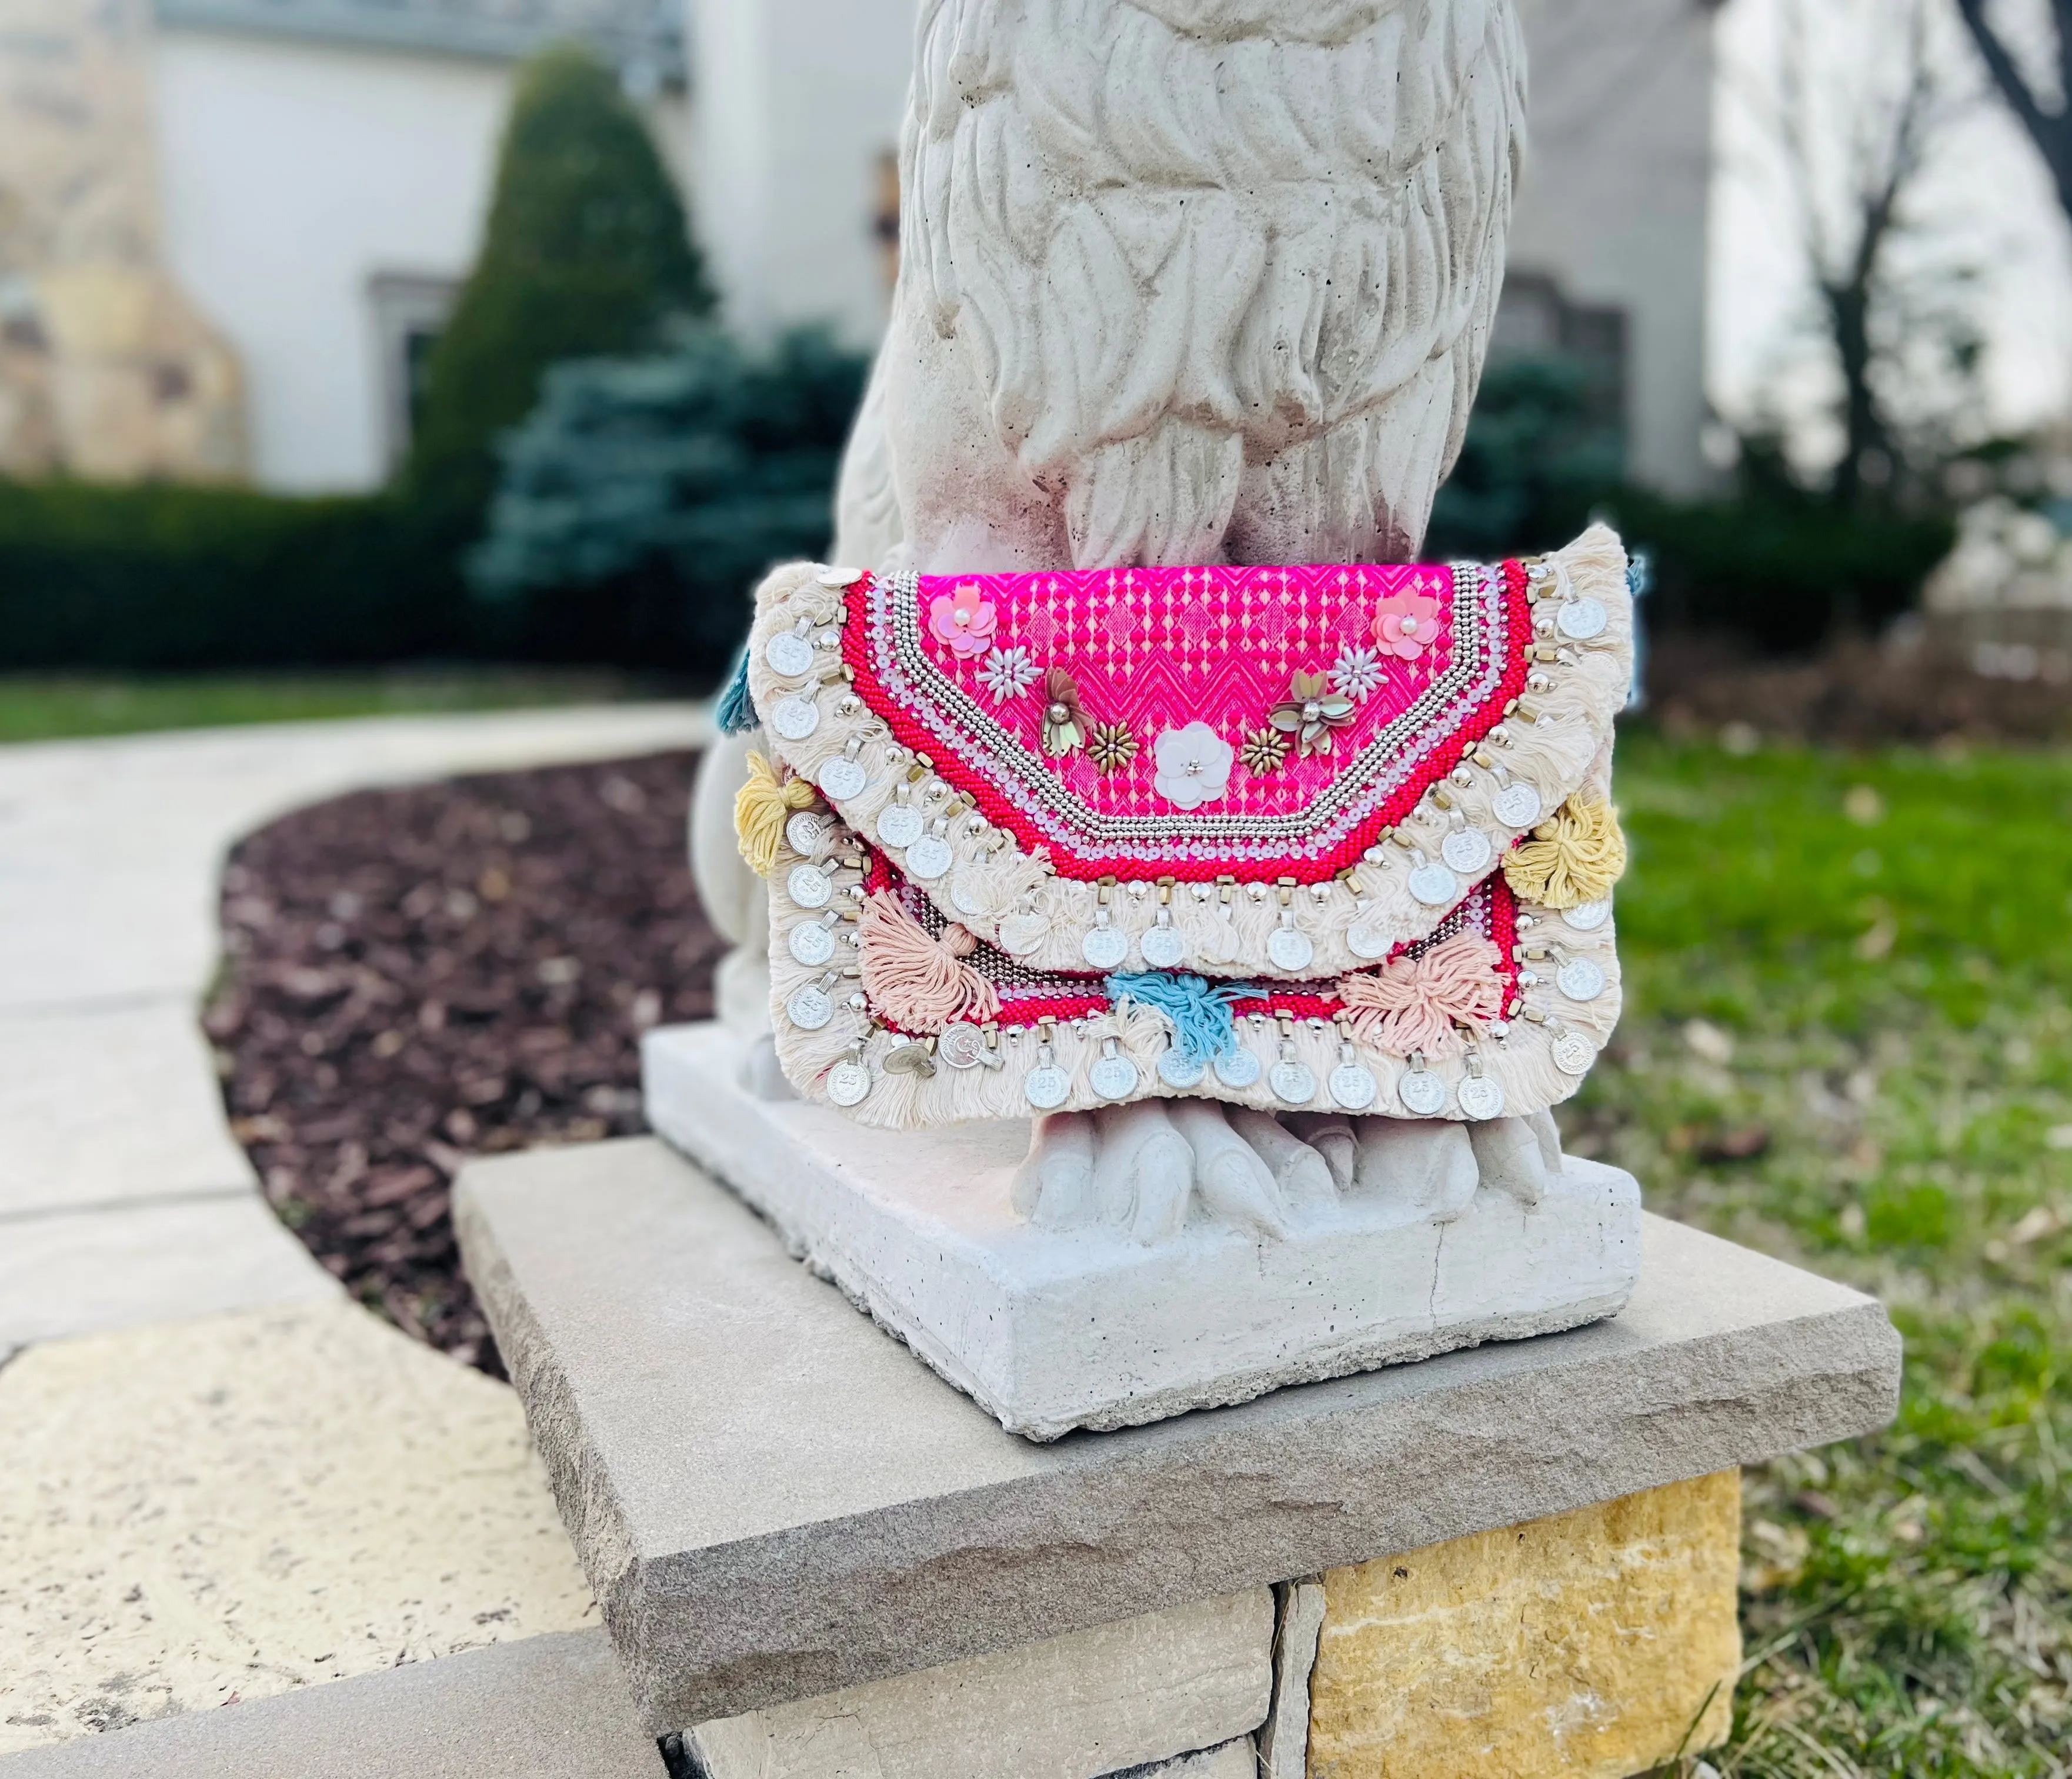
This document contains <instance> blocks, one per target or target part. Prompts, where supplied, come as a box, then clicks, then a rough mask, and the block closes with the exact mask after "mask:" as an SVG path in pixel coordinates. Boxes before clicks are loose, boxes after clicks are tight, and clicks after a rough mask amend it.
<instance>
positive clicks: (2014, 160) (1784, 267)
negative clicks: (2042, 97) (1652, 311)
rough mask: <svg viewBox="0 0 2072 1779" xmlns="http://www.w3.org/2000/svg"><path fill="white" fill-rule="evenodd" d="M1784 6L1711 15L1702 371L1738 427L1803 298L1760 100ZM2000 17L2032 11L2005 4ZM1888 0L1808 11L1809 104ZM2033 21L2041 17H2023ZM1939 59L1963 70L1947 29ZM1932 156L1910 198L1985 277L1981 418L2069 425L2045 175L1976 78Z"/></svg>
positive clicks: (2070, 365)
mask: <svg viewBox="0 0 2072 1779" xmlns="http://www.w3.org/2000/svg"><path fill="white" fill-rule="evenodd" d="M1792 3H1793V0H1729V4H1728V5H1727V6H1725V8H1724V10H1722V12H1721V14H1720V25H1719V31H1720V35H1719V43H1718V48H1719V68H1720V105H1719V109H1718V113H1717V118H1716V140H1717V143H1718V147H1719V155H1718V163H1717V172H1716V190H1715V194H1714V199H1713V206H1712V229H1713V247H1712V299H1711V328H1710V331H1711V349H1710V357H1711V364H1710V367H1709V370H1710V379H1711V386H1712V398H1713V402H1714V403H1715V405H1716V406H1717V407H1718V408H1719V409H1720V411H1721V412H1722V413H1724V414H1728V415H1729V416H1730V417H1745V415H1746V414H1748V413H1749V410H1751V408H1752V407H1753V406H1754V403H1755V402H1756V399H1757V395H1758V393H1759V392H1760V391H1761V390H1762V389H1763V388H1764V387H1765V386H1766V385H1769V386H1770V387H1773V388H1774V387H1778V386H1779V385H1778V378H1777V377H1776V374H1775V373H1776V369H1777V366H1778V362H1779V354H1780V350H1781V348H1782V347H1783V346H1784V344H1785V343H1786V341H1787V340H1788V339H1789V337H1790V333H1791V329H1792V323H1793V319H1794V316H1795V315H1800V314H1803V311H1804V306H1805V304H1806V302H1807V283H1806V273H1805V266H1804V261H1803V258H1802V257H1801V256H1800V254H1799V253H1798V251H1797V250H1796V248H1795V245H1794V232H1793V225H1792V224H1791V222H1790V217H1791V216H1792V213H1793V212H1792V207H1791V204H1790V196H1789V187H1788V185H1787V184H1786V182H1785V179H1784V178H1783V175H1782V171H1781V170H1780V167H1779V166H1778V159H1777V155H1776V153H1775V148H1774V132H1773V131H1772V130H1770V128H1769V127H1768V126H1767V125H1766V123H1765V122H1764V121H1763V117H1762V112H1763V100H1762V96H1763V93H1764V92H1765V90H1766V87H1767V86H1768V84H1769V83H1770V78H1771V71H1772V70H1773V69H1774V66H1775V59H1776V48H1777V44H1778V19H1779V17H1780V14H1781V10H1782V8H1783V7H1785V6H1788V5H1790V4H1792ZM2003 4H2004V6H2008V7H2009V8H2011V9H2019V8H2021V7H2023V6H2028V5H2032V4H2033V0H2003ZM1892 9H1893V0H1815V9H1814V10H1815V29H1814V34H1813V35H1812V37H1811V41H1810V48H1811V54H1810V55H1809V57H1808V60H1809V63H1811V64H1813V65H1812V67H1811V73H1812V74H1813V76H1814V77H1815V80H1816V83H1817V86H1816V91H1817V92H1818V93H1819V95H1820V98H1821V100H1822V101H1825V102H1832V101H1834V100H1835V99H1836V97H1839V96H1840V95H1843V94H1845V93H1847V92H1848V90H1849V87H1848V82H1849V79H1850V69H1851V68H1852V65H1856V62H1857V59H1859V58H1860V57H1862V56H1864V53H1865V51H1864V46H1863V42H1862V39H1861V37H1860V35H1859V33H1860V29H1861V25H1862V21H1863V20H1864V19H1868V18H1873V17H1875V16H1877V15H1880V14H1882V15H1883V16H1885V17H1886V18H1888V19H1889V17H1890V16H1891V14H1892ZM2033 16H2040V14H2033ZM1948 19H1950V20H1951V25H1950V35H1949V36H1948V39H1947V42H1946V43H1945V44H1944V46H1943V47H1944V51H1945V52H1946V54H1947V59H1948V61H1949V64H1950V65H1951V66H1953V67H1963V68H1970V67H1971V65H1972V64H1975V62H1976V56H1975V53H1974V52H1973V51H1971V49H1970V48H1969V46H1968V43H1967V41H1966V40H1964V39H1963V38H1962V36H1961V27H1958V26H1956V25H1955V23H1954V19H1955V9H1954V8H1951V9H1950V11H1949V14H1948ZM1975 80H1976V83H1977V84H1976V89H1975V90H1976V93H1977V98H1976V101H1975V103H1973V104H1971V105H1967V106H1966V107H1965V108H1964V109H1963V112H1962V113H1961V115H1960V116H1959V118H1958V120H1957V121H1956V122H1955V124H1954V125H1953V126H1952V127H1951V130H1949V132H1948V133H1947V136H1946V137H1945V138H1944V140H1943V142H1942V146H1941V147H1940V149H1939V150H1938V154H1937V155H1936V159H1935V163H1934V170H1933V172H1932V175H1930V177H1929V178H1928V179H1926V180H1925V181H1924V183H1923V185H1922V188H1921V191H1920V192H1919V195H1918V204H1919V211H1920V213H1921V214H1922V216H1924V217H1926V219H1928V220H1929V222H1930V224H1931V226H1932V229H1933V231H1934V237H1935V245H1934V250H1935V251H1937V252H1947V253H1949V254H1951V256H1953V257H1956V258H1959V259H1967V260H1969V261H1972V262H1973V263H1975V264H1977V265H1979V266H1981V267H1984V268H1985V269H1986V278H1985V285H1984V290H1983V291H1982V293H1981V301H1980V313H1981V317H1982V319H1983V320H1984V323H1985V332H1986V335H1987V338H1988V361H1987V382H1988V391H1989V395H1990V399H1991V402H1992V410H1993V416H1992V417H1993V419H1994V421H1995V422H1996V424H1997V425H1998V426H1999V427H2000V429H2002V430H2010V431H2015V430H2028V429H2029V428H2031V427H2033V426H2037V425H2038V424H2041V423H2047V422H2051V421H2053V420H2056V421H2060V422H2062V421H2065V420H2066V419H2067V418H2072V227H2069V226H2068V225H2067V224H2066V219H2065V216H2064V214H2063V212H2062V211H2061V210H2060V209H2059V208H2058V204H2057V200H2056V198H2055V196H2054V193H2053V189H2052V186H2051V183H2050V180H2049V175H2047V174H2046V173H2045V171H2044V168H2043V165H2042V163H2041V159H2040V158H2039V157H2038V156H2037V154H2036V152H2035V151H2034V150H2033V148H2032V147H2031V146H2030V145H2029V140H2028V138H2027V137H2026V136H2025V134H2023V133H2022V130H2021V127H2020V126H2019V125H2018V124H2017V123H2016V121H2014V119H2013V117H2012V114H2011V113H2008V111H2007V110H2006V109H2005V108H2004V106H2003V105H2000V104H1999V103H1997V102H1996V101H1990V99H1989V98H1988V93H1987V89H1986V87H1985V84H1984V73H1983V70H1980V71H1979V72H1977V74H1976V76H1975ZM1781 386H1782V388H1783V389H1784V390H1785V391H1786V395H1787V401H1789V400H1790V399H1792V398H1793V396H1792V392H1794V391H1795V392H1796V398H1797V399H1799V400H1803V399H1804V397H1805V396H1806V395H1807V393H1808V390H1809V388H1810V385H1808V383H1807V381H1806V379H1805V378H1804V377H1803V376H1802V377H1799V379H1797V380H1796V381H1794V380H1793V379H1792V378H1790V377H1788V376H1787V377H1785V378H1784V379H1783V380H1782V385H1781Z"/></svg>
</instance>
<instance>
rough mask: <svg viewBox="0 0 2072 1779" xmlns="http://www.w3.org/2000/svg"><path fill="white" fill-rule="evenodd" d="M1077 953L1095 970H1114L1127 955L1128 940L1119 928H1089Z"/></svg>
mask: <svg viewBox="0 0 2072 1779" xmlns="http://www.w3.org/2000/svg"><path fill="white" fill-rule="evenodd" d="M1079 953H1080V955H1081V956H1082V957H1084V958H1085V959H1086V961H1087V962H1088V963H1090V964H1091V965H1092V966H1094V968H1095V969H1096V970H1114V969H1116V968H1117V967H1118V966H1120V964H1121V962H1122V961H1123V960H1124V958H1125V957H1128V955H1129V940H1128V937H1126V936H1125V935H1124V933H1123V930H1122V929H1121V928H1120V927H1090V928H1088V929H1087V936H1086V937H1084V938H1083V939H1082V940H1081V941H1079Z"/></svg>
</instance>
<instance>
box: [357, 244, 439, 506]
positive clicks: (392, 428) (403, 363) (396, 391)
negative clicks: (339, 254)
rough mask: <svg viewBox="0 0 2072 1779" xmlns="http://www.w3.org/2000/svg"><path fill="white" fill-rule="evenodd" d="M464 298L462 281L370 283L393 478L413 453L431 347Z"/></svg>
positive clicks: (388, 277) (390, 278)
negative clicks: (411, 448) (413, 439)
mask: <svg viewBox="0 0 2072 1779" xmlns="http://www.w3.org/2000/svg"><path fill="white" fill-rule="evenodd" d="M459 294H460V281H459V280H458V278H429V277H424V276H421V275H419V274H413V273H406V272H377V273H376V274H375V275H374V276H373V277H372V278H371V279H369V280H368V301H369V303H371V305H372V308H373V311H374V336H375V342H376V352H377V354H378V364H379V369H380V377H381V432H382V448H383V452H384V457H385V459H386V461H387V463H388V467H389V472H390V473H391V474H392V475H393V473H394V472H395V471H396V470H397V468H398V467H400V466H401V463H402V461H403V459H404V458H405V456H407V455H409V450H410V439H411V437H412V435H413V434H414V433H415V431H416V430H417V416H418V414H419V412H420V410H421V408H422V406H423V404H424V399H425V371H426V366H427V365H428V364H430V361H431V356H432V348H433V347H434V345H436V344H438V337H439V334H440V332H441V330H442V329H443V328H444V327H445V326H446V317H447V316H448V315H451V314H452V313H453V306H454V300H455V299H456V298H458V296H459Z"/></svg>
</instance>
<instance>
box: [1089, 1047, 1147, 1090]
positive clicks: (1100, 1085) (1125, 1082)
mask: <svg viewBox="0 0 2072 1779" xmlns="http://www.w3.org/2000/svg"><path fill="white" fill-rule="evenodd" d="M1140 1078H1141V1077H1139V1076H1138V1074H1137V1065H1136V1064H1135V1063H1133V1062H1132V1061H1131V1060H1129V1058H1128V1057H1127V1056H1104V1057H1102V1058H1101V1059H1100V1061H1099V1062H1097V1063H1096V1064H1095V1065H1093V1067H1092V1068H1091V1069H1088V1070H1087V1080H1088V1081H1091V1082H1092V1083H1093V1089H1094V1091H1095V1092H1096V1093H1098V1094H1100V1097H1102V1098H1103V1099H1104V1100H1126V1099H1128V1097H1129V1096H1130V1095H1131V1094H1132V1093H1135V1092H1136V1091H1137V1081H1138V1080H1139V1079H1140Z"/></svg>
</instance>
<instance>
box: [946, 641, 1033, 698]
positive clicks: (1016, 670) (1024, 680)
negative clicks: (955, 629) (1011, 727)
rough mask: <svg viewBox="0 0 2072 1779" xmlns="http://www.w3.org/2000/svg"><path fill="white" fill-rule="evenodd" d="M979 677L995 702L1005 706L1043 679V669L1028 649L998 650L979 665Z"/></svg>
mask: <svg viewBox="0 0 2072 1779" xmlns="http://www.w3.org/2000/svg"><path fill="white" fill-rule="evenodd" d="M953 646H954V645H953ZM978 677H979V678H980V681H981V682H983V683H984V685H985V689H986V690H988V691H989V692H990V693H992V694H993V702H994V703H995V704H1004V703H1005V702H1007V700H1008V699H1009V698H1019V697H1020V696H1021V695H1022V694H1023V693H1024V692H1026V691H1027V690H1029V688H1030V686H1034V684H1035V683H1036V682H1037V681H1038V680H1039V679H1041V678H1042V677H1043V669H1042V668H1040V667H1038V665H1036V663H1035V662H1034V661H1032V660H1031V659H1030V655H1029V651H1028V650H1027V649H994V650H993V653H991V654H989V655H988V656H987V657H985V660H984V661H981V662H980V664H979V669H978Z"/></svg>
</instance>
